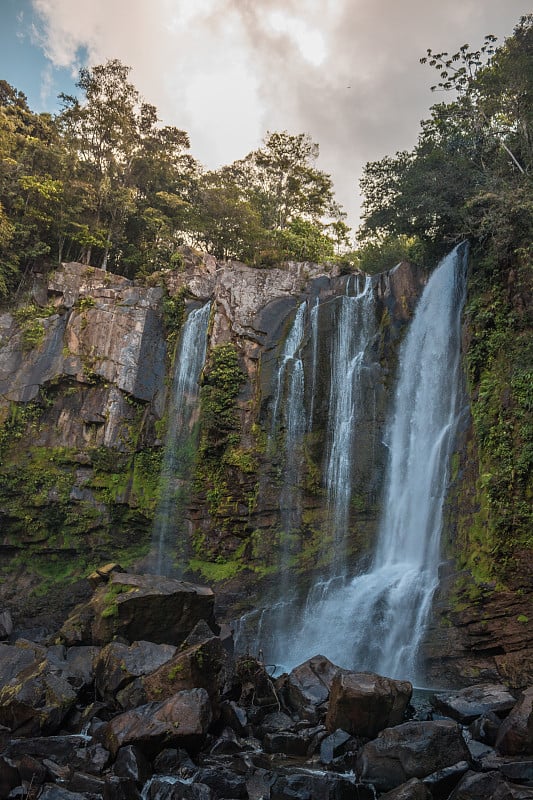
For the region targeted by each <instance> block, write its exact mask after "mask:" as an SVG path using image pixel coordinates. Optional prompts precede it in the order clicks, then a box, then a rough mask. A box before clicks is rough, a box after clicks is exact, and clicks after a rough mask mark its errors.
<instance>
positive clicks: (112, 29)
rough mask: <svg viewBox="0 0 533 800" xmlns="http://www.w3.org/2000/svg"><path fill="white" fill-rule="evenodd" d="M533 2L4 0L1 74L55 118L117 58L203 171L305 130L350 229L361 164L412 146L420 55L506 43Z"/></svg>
mask: <svg viewBox="0 0 533 800" xmlns="http://www.w3.org/2000/svg"><path fill="white" fill-rule="evenodd" d="M530 5H531V2H530V0H0V78H5V79H6V80H8V81H9V82H10V83H12V84H13V85H15V86H16V87H17V88H19V89H21V90H22V91H24V92H25V93H26V94H27V96H28V99H29V102H30V106H31V107H32V108H33V109H34V110H36V111H41V110H50V111H55V110H56V109H57V100H56V95H57V93H58V92H59V91H66V92H67V93H68V92H72V91H74V86H73V82H74V80H75V75H76V71H77V69H78V68H79V66H80V65H82V64H96V63H102V62H103V61H105V60H106V59H108V58H119V59H120V60H121V61H122V62H123V63H124V64H127V65H129V66H131V67H132V73H131V80H132V82H133V83H134V84H135V85H136V87H137V88H138V89H139V90H140V92H141V94H142V95H143V96H144V98H145V99H146V100H147V101H148V102H151V103H153V104H154V105H156V106H157V108H158V110H159V114H160V117H161V119H162V120H163V122H164V123H166V124H172V125H177V126H178V127H180V128H183V129H184V130H186V131H187V132H188V133H189V135H190V137H191V152H192V154H193V155H194V156H196V157H197V158H198V159H199V160H200V161H201V162H202V163H203V164H205V165H206V166H207V167H217V166H220V165H221V164H227V163H230V162H231V161H233V160H235V159H237V158H241V157H242V156H244V155H246V153H248V152H250V150H253V149H254V148H256V147H257V146H258V145H259V144H260V142H261V139H262V138H263V136H264V135H265V132H266V131H267V130H271V131H274V130H287V131H289V132H290V133H300V132H307V133H309V134H311V136H312V137H313V139H314V140H315V141H316V142H318V143H319V145H320V161H319V166H320V168H321V169H323V170H325V171H326V172H328V173H330V174H331V175H332V177H333V179H334V183H335V188H336V193H337V198H338V199H339V201H340V202H341V203H342V204H343V205H344V207H345V209H346V210H347V211H348V212H349V222H350V223H351V224H356V222H357V215H358V207H359V199H358V179H359V177H360V175H361V170H362V167H363V165H364V163H365V162H366V161H369V160H375V159H379V158H381V157H382V156H384V155H386V154H392V153H394V152H396V151H397V150H401V149H405V148H410V147H411V146H412V145H413V144H414V143H415V141H416V136H417V131H418V127H419V121H420V120H421V119H422V118H424V117H426V116H427V113H428V108H429V106H430V105H431V104H432V103H433V102H435V101H436V99H437V98H436V97H435V95H432V94H431V92H430V91H429V86H430V85H431V84H432V83H434V75H433V74H432V70H431V68H429V67H427V66H426V67H424V66H421V65H420V64H419V59H420V57H421V56H423V55H424V54H425V51H426V49H427V48H428V47H431V48H432V49H434V50H443V49H444V50H449V51H450V52H455V50H456V49H458V48H459V47H460V45H462V44H464V43H465V42H469V43H470V44H472V45H476V46H479V45H480V44H481V43H482V42H483V37H484V35H485V34H486V33H493V34H495V35H497V36H498V37H499V39H500V40H502V39H504V38H505V37H506V36H508V35H510V34H511V33H512V30H513V27H514V25H515V24H516V22H517V21H518V19H519V17H520V16H521V15H522V14H526V13H528V12H529V11H530Z"/></svg>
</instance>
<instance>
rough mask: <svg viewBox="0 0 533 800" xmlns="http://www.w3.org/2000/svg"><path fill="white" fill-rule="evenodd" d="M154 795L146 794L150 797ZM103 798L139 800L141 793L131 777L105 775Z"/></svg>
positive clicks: (106, 799) (107, 799) (109, 799)
mask: <svg viewBox="0 0 533 800" xmlns="http://www.w3.org/2000/svg"><path fill="white" fill-rule="evenodd" d="M155 796H156V795H155V794H154V795H151V794H150V795H148V797H149V798H150V800H151V798H152V797H155ZM102 797H103V800H141V793H140V792H139V790H138V789H137V787H136V786H135V783H134V782H133V781H132V780H131V778H119V776H118V775H106V779H105V786H104V793H103V795H102Z"/></svg>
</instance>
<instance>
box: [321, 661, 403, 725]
mask: <svg viewBox="0 0 533 800" xmlns="http://www.w3.org/2000/svg"><path fill="white" fill-rule="evenodd" d="M412 693H413V687H412V684H411V683H409V682H408V681H395V680H392V679H391V678H384V677H382V676H380V675H376V674H375V673H372V672H347V671H346V670H339V671H338V672H337V673H336V675H335V677H334V678H333V681H332V683H331V691H330V697H329V707H328V713H327V715H326V728H327V729H328V731H330V732H332V731H334V730H336V729H337V728H342V729H343V730H345V731H348V733H352V734H354V735H356V736H364V737H368V738H370V739H371V738H373V737H374V736H376V734H377V733H379V731H381V730H383V728H388V727H391V726H392V725H398V724H399V723H400V722H401V721H402V720H403V719H404V716H405V711H406V709H407V706H408V705H409V701H410V699H411V695H412Z"/></svg>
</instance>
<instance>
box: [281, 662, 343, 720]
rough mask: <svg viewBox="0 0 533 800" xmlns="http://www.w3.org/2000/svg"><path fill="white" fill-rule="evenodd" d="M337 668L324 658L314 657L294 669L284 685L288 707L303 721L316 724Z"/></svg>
mask: <svg viewBox="0 0 533 800" xmlns="http://www.w3.org/2000/svg"><path fill="white" fill-rule="evenodd" d="M338 670H339V668H338V667H337V666H335V664H333V663H332V662H331V661H330V660H329V659H327V658H325V656H314V657H313V658H310V659H308V660H307V661H304V663H303V664H300V665H299V666H298V667H295V668H294V669H293V670H292V671H291V672H290V674H289V676H288V678H287V681H286V684H285V694H286V697H287V700H288V702H289V705H290V706H291V708H293V709H294V710H295V711H297V712H298V713H299V714H300V715H301V716H302V717H304V719H308V720H309V721H310V722H317V721H318V719H319V717H320V714H321V711H323V710H324V709H323V708H322V707H323V704H324V703H325V702H326V701H327V700H328V698H329V693H330V689H331V684H332V682H333V678H334V677H335V675H336V674H337V672H338Z"/></svg>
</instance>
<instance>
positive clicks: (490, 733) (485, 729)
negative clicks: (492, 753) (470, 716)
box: [468, 711, 501, 747]
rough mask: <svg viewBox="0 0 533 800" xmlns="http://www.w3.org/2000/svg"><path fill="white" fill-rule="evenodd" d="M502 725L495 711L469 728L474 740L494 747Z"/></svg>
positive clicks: (475, 721)
mask: <svg viewBox="0 0 533 800" xmlns="http://www.w3.org/2000/svg"><path fill="white" fill-rule="evenodd" d="M500 725H501V719H500V718H499V717H498V716H497V715H496V714H495V713H494V712H493V711H488V712H487V713H486V714H483V715H482V716H481V717H478V718H477V719H475V720H474V722H472V724H471V725H469V726H468V732H469V733H470V736H471V737H472V739H475V740H476V741H478V742H483V744H489V745H491V747H492V746H493V745H494V744H495V743H496V736H497V735H498V730H499V728H500Z"/></svg>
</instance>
